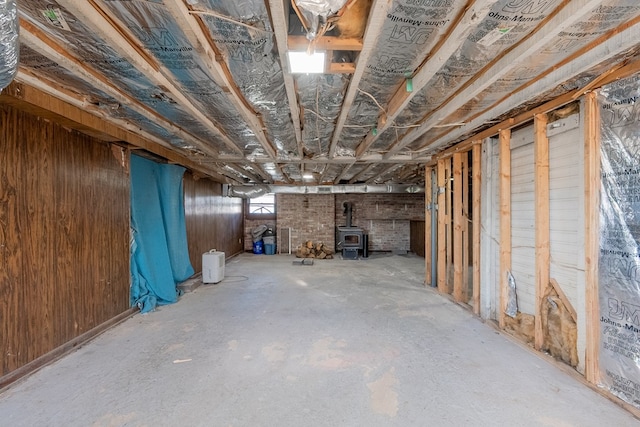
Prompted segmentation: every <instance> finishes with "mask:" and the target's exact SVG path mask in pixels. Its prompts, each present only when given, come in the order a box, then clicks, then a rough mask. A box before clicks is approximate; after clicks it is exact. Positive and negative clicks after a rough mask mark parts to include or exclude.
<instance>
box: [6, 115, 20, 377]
mask: <svg viewBox="0 0 640 427" xmlns="http://www.w3.org/2000/svg"><path fill="white" fill-rule="evenodd" d="M18 124H19V119H18V114H17V111H16V110H13V109H3V108H0V129H2V136H3V137H4V140H3V141H2V143H0V262H1V264H2V268H0V349H2V354H0V360H1V361H2V366H0V368H1V369H2V371H1V372H0V374H4V373H6V372H9V371H12V370H14V369H16V368H18V367H19V366H20V364H21V363H24V362H22V360H23V359H24V357H25V356H24V355H22V354H21V352H22V351H25V350H24V349H22V347H21V342H20V341H21V337H20V335H19V334H17V333H16V327H17V323H16V322H17V321H18V320H23V319H24V318H21V316H23V310H22V302H23V300H24V297H23V292H22V289H21V283H22V272H23V269H24V267H23V260H24V257H23V256H22V251H23V247H22V245H21V242H20V239H18V238H17V236H16V234H20V233H21V231H22V230H21V228H20V227H21V226H22V227H24V225H22V224H20V223H19V222H18V221H19V219H20V215H19V211H20V207H19V203H20V198H19V194H20V193H21V191H20V188H19V186H20V183H21V181H20V173H21V170H20V168H18V167H16V165H17V164H21V163H22V162H23V156H24V153H23V150H21V149H20V144H18V143H17V141H18ZM25 233H26V231H25Z"/></svg>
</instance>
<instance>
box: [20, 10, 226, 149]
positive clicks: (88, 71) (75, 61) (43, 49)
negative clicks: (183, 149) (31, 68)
mask: <svg viewBox="0 0 640 427" xmlns="http://www.w3.org/2000/svg"><path fill="white" fill-rule="evenodd" d="M20 40H21V42H22V43H24V44H25V45H27V46H29V47H30V48H31V49H33V50H34V51H36V52H38V53H39V54H41V55H42V56H44V57H45V58H48V59H50V60H51V61H53V62H55V63H56V64H58V65H59V66H60V67H62V68H64V69H66V70H67V71H69V72H70V73H72V74H73V75H75V76H76V77H78V78H79V79H81V80H83V81H85V82H86V83H87V84H89V85H91V86H93V87H95V88H97V89H98V90H100V91H102V92H105V93H106V94H107V95H109V96H111V97H113V99H114V100H115V101H117V102H119V103H120V104H122V105H126V106H127V107H128V108H130V109H131V110H133V111H135V112H136V113H138V114H140V115H142V116H144V117H148V118H150V119H151V120H153V122H154V123H155V124H156V125H158V126H160V127H162V128H164V129H165V130H166V131H167V132H169V133H172V134H174V135H176V136H177V137H179V138H181V139H183V140H184V141H186V142H188V143H190V144H193V145H194V146H195V147H198V148H199V149H201V147H206V146H207V144H206V143H205V142H204V141H202V140H200V139H198V138H196V137H195V136H193V135H191V134H190V133H188V132H187V131H185V130H184V129H182V128H180V127H178V126H176V125H175V124H173V123H172V122H170V121H168V120H167V119H165V118H164V117H162V116H161V115H159V114H158V113H157V112H156V111H154V110H152V109H151V108H149V107H147V106H146V105H144V104H142V103H141V102H140V101H138V100H137V99H135V98H133V97H132V96H130V95H129V94H126V93H124V92H122V91H121V90H120V89H119V88H117V87H115V86H114V85H113V84H112V83H111V82H110V81H108V80H107V79H106V78H105V77H104V76H103V75H102V74H99V73H97V72H96V71H95V70H94V69H92V68H90V67H88V66H87V65H86V64H85V62H84V61H82V60H81V59H79V58H76V57H74V56H72V55H71V54H70V53H69V52H67V51H66V50H65V49H64V48H63V47H61V46H60V45H59V44H58V43H56V42H55V41H53V40H52V39H51V38H50V37H49V36H47V35H46V34H45V33H43V32H42V31H41V30H40V29H38V28H37V27H36V26H34V25H33V24H31V23H30V22H29V21H26V20H24V19H21V20H20ZM161 144H162V145H164V146H165V147H168V148H172V146H171V145H170V144H169V143H168V142H166V141H163V142H162V143H161ZM203 153H206V154H209V155H212V156H213V157H214V158H215V157H217V156H218V153H217V152H216V151H214V150H213V149H211V148H209V149H208V150H204V151H203Z"/></svg>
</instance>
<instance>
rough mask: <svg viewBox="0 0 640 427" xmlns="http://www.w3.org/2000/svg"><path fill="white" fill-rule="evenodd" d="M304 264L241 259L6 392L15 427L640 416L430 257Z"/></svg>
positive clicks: (4, 417)
mask: <svg viewBox="0 0 640 427" xmlns="http://www.w3.org/2000/svg"><path fill="white" fill-rule="evenodd" d="M293 260H295V258H293V257H291V256H285V255H274V256H268V255H258V256H256V255H251V254H243V255H241V256H239V257H236V258H233V259H231V260H229V262H228V263H227V266H226V277H225V280H224V281H222V282H220V283H219V284H216V285H204V286H200V287H199V288H197V289H196V290H195V291H194V292H193V293H189V294H186V295H185V296H183V297H182V298H181V300H180V301H179V302H178V303H177V304H174V305H171V306H165V307H162V308H160V309H159V310H157V311H156V312H153V313H150V314H147V315H136V316H134V317H132V318H131V319H129V320H127V321H126V322H124V323H122V324H120V325H118V326H116V327H115V328H113V329H111V330H109V331H107V332H106V333H104V334H102V335H101V336H99V337H98V338H96V339H95V340H93V341H92V342H90V343H88V344H87V345H85V346H83V347H82V348H80V349H78V350H77V351H75V352H74V353H72V354H70V355H68V356H66V357H64V358H62V359H61V360H59V361H57V362H56V363H53V364H51V365H50V366H47V367H45V368H43V369H42V370H40V371H39V372H37V373H35V374H34V375H32V376H30V377H29V378H27V379H25V380H24V381H22V382H20V383H19V384H17V385H15V386H14V387H12V388H10V389H8V390H7V391H5V392H4V393H3V394H2V395H0V425H7V426H9V425H10V426H49V425H50V426H507V425H508V426H561V427H565V426H602V425H610V426H631V425H638V421H637V420H636V419H635V418H633V417H632V416H631V415H630V414H629V413H627V412H626V411H624V410H623V409H621V408H620V407H618V406H616V405H615V404H614V403H612V402H610V401H609V400H607V399H605V398H604V397H602V396H600V395H599V394H597V393H596V392H594V391H593V390H591V389H589V388H588V387H586V386H584V385H583V384H581V383H580V382H579V381H577V380H576V379H574V378H572V377H571V376H569V375H567V374H565V373H563V372H562V371H561V370H559V369H558V368H557V367H556V366H554V365H552V364H550V363H548V362H547V361H546V360H543V359H542V358H541V357H539V356H537V355H535V354H532V353H531V352H529V351H527V350H526V349H524V348H522V347H521V346H520V345H518V344H515V343H514V342H512V341H510V340H509V339H507V338H505V337H504V336H503V335H501V334H499V333H497V332H496V331H495V330H494V329H493V328H491V327H490V326H488V325H485V324H483V323H482V322H481V321H480V320H479V319H477V318H475V317H474V316H473V315H472V314H470V313H469V312H468V311H466V310H465V309H463V308H461V307H460V306H458V305H456V304H453V303H451V302H450V301H448V300H447V299H446V298H444V297H442V296H440V295H438V294H437V293H436V292H434V291H433V290H431V289H425V288H424V287H423V272H424V260H423V259H422V258H418V257H415V256H412V255H408V256H398V255H395V256H391V255H387V256H381V255H378V256H373V257H371V258H369V259H367V260H358V261H350V260H340V259H334V260H325V261H316V262H315V264H314V265H313V266H295V265H293V263H292V261H293Z"/></svg>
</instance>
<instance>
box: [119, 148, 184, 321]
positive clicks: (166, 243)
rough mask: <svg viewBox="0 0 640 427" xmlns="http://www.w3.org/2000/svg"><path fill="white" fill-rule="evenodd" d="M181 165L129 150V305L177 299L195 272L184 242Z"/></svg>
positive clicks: (145, 306)
mask: <svg viewBox="0 0 640 427" xmlns="http://www.w3.org/2000/svg"><path fill="white" fill-rule="evenodd" d="M184 171H185V169H184V168H183V167H181V166H176V165H167V164H160V163H156V162H153V161H151V160H147V159H144V158H142V157H139V156H136V155H132V156H131V305H132V306H134V305H137V306H138V307H139V308H140V311H141V312H142V313H146V312H148V311H151V310H153V309H155V308H156V307H157V306H158V305H165V304H171V303H174V302H176V301H177V299H178V291H177V284H178V283H180V282H182V281H184V280H186V279H188V278H189V277H191V276H192V275H193V273H194V271H193V267H192V266H191V261H190V260H189V251H188V247H187V227H186V224H185V219H184V198H183V188H182V176H183V174H184Z"/></svg>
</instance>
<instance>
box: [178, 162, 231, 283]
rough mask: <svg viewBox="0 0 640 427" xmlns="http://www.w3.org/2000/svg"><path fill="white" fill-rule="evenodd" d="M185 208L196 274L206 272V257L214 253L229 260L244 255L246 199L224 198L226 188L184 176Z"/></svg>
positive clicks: (190, 255) (190, 250)
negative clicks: (219, 252)
mask: <svg viewBox="0 0 640 427" xmlns="http://www.w3.org/2000/svg"><path fill="white" fill-rule="evenodd" d="M184 206H185V221H186V224H187V243H188V246H189V258H190V259H191V265H192V266H193V269H194V270H195V271H196V272H200V271H202V254H203V253H204V252H207V251H209V250H210V249H216V250H218V251H222V252H224V253H225V256H226V257H227V258H228V257H230V256H232V255H235V254H237V253H239V252H242V235H243V210H242V206H243V203H242V199H240V198H237V197H225V196H223V195H222V184H220V183H217V182H214V181H211V180H209V179H195V177H194V176H193V175H192V174H191V173H189V172H187V173H185V176H184Z"/></svg>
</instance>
